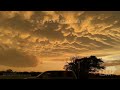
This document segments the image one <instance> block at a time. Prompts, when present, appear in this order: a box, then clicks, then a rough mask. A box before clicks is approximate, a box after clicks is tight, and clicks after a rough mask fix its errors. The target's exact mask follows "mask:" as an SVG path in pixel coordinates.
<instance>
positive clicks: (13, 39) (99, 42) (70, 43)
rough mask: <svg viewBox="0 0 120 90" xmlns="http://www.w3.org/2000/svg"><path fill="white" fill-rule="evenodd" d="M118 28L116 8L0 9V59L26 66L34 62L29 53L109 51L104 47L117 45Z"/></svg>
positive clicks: (119, 40)
mask: <svg viewBox="0 0 120 90" xmlns="http://www.w3.org/2000/svg"><path fill="white" fill-rule="evenodd" d="M119 29H120V12H119V11H113V12H112V11H111V12H110V11H108V12H107V11H106V12H103V11H98V12H97V11H93V12H92V11H86V12H83V11H71V12H64V11H45V12H44V11H34V12H32V11H8V12H6V11H1V12H0V42H1V43H0V50H1V51H0V63H1V65H7V66H16V67H17V66H19V67H29V66H36V64H37V60H36V59H34V57H32V56H37V57H39V58H45V57H49V59H51V58H53V57H54V60H55V58H63V59H64V57H65V58H68V57H70V56H72V55H79V54H80V55H86V54H89V52H90V54H92V52H96V51H97V52H99V53H98V54H97V55H98V56H99V55H101V56H104V55H108V54H109V53H108V52H107V53H105V54H103V52H104V50H109V51H110V50H111V53H112V52H115V50H119V48H120V47H119V45H120V30H119ZM10 48H14V49H15V50H11V49H10ZM4 49H5V50H4ZM23 52H24V53H26V54H27V55H26V54H25V55H24V53H23ZM17 57H18V58H17ZM56 60H57V59H56ZM60 60H61V59H60Z"/></svg>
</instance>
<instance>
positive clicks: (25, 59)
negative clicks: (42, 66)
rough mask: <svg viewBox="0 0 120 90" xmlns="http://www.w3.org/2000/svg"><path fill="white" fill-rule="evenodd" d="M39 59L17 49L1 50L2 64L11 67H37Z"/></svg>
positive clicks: (0, 60)
mask: <svg viewBox="0 0 120 90" xmlns="http://www.w3.org/2000/svg"><path fill="white" fill-rule="evenodd" d="M37 62H38V61H37V59H36V57H34V56H31V55H27V54H26V53H24V52H21V51H18V50H16V49H6V50H5V49H4V50H3V49H2V50H0V65H5V66H11V67H35V66H36V65H37Z"/></svg>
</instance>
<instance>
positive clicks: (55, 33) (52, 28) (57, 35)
mask: <svg viewBox="0 0 120 90" xmlns="http://www.w3.org/2000/svg"><path fill="white" fill-rule="evenodd" d="M58 25H59V23H56V22H52V23H51V22H45V23H44V26H43V28H42V29H38V30H36V31H35V32H34V34H36V35H38V36H40V37H46V38H47V39H49V40H53V41H54V40H55V41H56V40H60V41H61V40H64V35H63V33H62V32H61V31H60V30H57V29H59V28H58Z"/></svg>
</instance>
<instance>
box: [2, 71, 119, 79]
mask: <svg viewBox="0 0 120 90" xmlns="http://www.w3.org/2000/svg"><path fill="white" fill-rule="evenodd" d="M40 73H41V72H0V79H25V78H28V77H34V76H37V75H39V74H40ZM87 79H120V75H105V74H89V77H88V78H87Z"/></svg>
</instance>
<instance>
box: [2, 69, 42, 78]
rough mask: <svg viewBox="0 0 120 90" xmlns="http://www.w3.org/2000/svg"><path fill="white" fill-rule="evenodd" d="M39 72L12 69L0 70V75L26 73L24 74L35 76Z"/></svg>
mask: <svg viewBox="0 0 120 90" xmlns="http://www.w3.org/2000/svg"><path fill="white" fill-rule="evenodd" d="M40 73H41V72H16V71H14V72H13V71H12V70H10V69H9V70H6V71H0V75H3V76H4V75H6V76H7V75H8V76H9V75H11V76H12V75H21V76H22V75H26V76H37V75H39V74H40Z"/></svg>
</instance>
